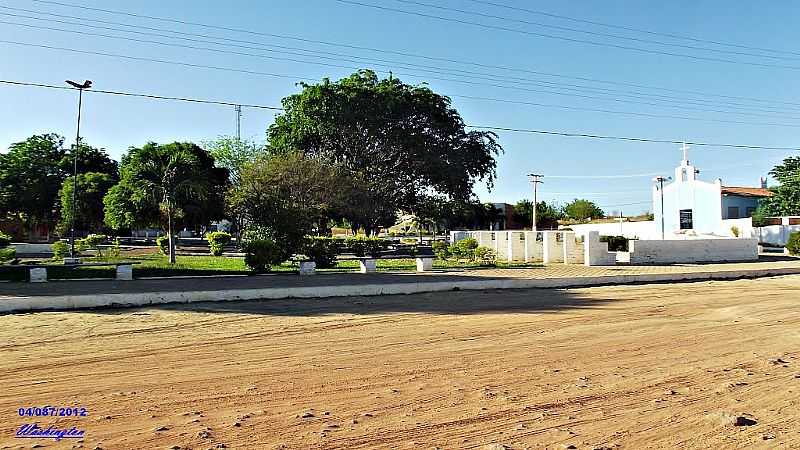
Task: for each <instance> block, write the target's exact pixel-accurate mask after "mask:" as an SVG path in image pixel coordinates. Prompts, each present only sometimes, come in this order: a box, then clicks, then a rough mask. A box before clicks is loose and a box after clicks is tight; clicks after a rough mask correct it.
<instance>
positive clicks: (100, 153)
mask: <svg viewBox="0 0 800 450" xmlns="http://www.w3.org/2000/svg"><path fill="white" fill-rule="evenodd" d="M74 154H75V144H72V145H71V146H70V148H69V151H67V152H65V153H64V156H63V157H62V158H61V161H60V162H59V164H58V165H59V167H61V170H62V171H63V172H64V174H65V175H66V176H68V177H69V176H72V174H73V173H75V172H74V167H73V166H74V164H75V162H74V159H73V156H74ZM90 172H93V173H104V174H107V175H111V176H112V177H113V178H115V179H116V178H117V176H118V173H119V164H117V162H116V161H114V160H113V159H111V158H110V157H109V156H108V152H107V151H106V150H105V149H104V148H96V147H92V146H91V145H88V144H85V143H84V142H83V139H81V146H80V149H79V150H78V173H79V174H81V173H90Z"/></svg>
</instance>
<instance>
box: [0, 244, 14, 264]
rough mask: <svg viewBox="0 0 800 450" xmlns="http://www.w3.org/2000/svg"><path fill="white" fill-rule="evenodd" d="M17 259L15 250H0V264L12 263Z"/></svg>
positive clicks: (7, 248) (9, 248)
mask: <svg viewBox="0 0 800 450" xmlns="http://www.w3.org/2000/svg"><path fill="white" fill-rule="evenodd" d="M15 259H17V249H15V248H14V247H3V248H0V263H4V262H8V261H13V260H15Z"/></svg>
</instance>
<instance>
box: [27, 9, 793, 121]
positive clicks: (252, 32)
mask: <svg viewBox="0 0 800 450" xmlns="http://www.w3.org/2000/svg"><path fill="white" fill-rule="evenodd" d="M31 1H32V2H34V3H40V4H49V5H56V6H61V7H66V8H73V9H80V10H85V11H94V12H102V13H105V14H113V15H121V16H127V17H134V18H140V19H148V20H154V21H160V22H167V23H175V24H181V25H188V26H196V27H204V28H210V29H216V30H224V31H230V32H236V33H243V34H248V35H255V36H262V37H272V38H278V39H285V40H293V41H299V42H305V43H313V44H320V45H327V46H333V47H341V48H349V49H355V50H363V51H370V52H377V53H386V54H393V55H399V56H406V57H411V58H420V59H426V60H430V61H440V62H449V63H454V64H461V65H470V66H475V67H482V68H489V69H499V70H506V71H513V72H519V73H528V74H534V75H541V76H548V77H555V78H564V79H572V80H578V81H586V82H592V83H602V84H610V85H616V86H627V87H636V88H641V89H653V90H660V91H664V92H675V93H683V94H694V95H702V96H708V97H717V98H727V99H734V100H745V101H751V102H759V103H770V104H784V105H793V106H800V103H798V102H787V101H782V100H777V99H761V98H754V97H743V96H733V95H724V94H715V93H709V92H705V91H693V90H684V89H673V88H666V87H661V86H648V85H643V84H637V83H628V82H622V81H618V80H603V79H597V78H590V77H579V76H570V75H564V74H559V73H552V72H542V71H536V70H530V69H525V68H519V67H513V66H504V65H493V64H486V63H481V62H477V61H465V60H459V59H452V58H444V57H437V56H430V55H423V54H416V53H409V52H403V51H397V50H389V49H378V48H374V47H367V46H359V45H353V44H347V43H338V42H331V41H324V40H315V39H308V38H303V37H299V36H290V35H285V34H276V33H267V32H262V31H255V30H249V29H244V28H235V27H226V26H220V25H215V24H209V23H202V22H192V21H187V20H181V19H175V18H169V17H159V16H152V15H145V14H136V13H131V12H127V11H119V10H111V9H104V8H94V7H89V6H85V5H77V4H73V3H66V2H58V1H53V0H31ZM86 20H92V19H86ZM93 20H96V19H93ZM174 33H179V32H174Z"/></svg>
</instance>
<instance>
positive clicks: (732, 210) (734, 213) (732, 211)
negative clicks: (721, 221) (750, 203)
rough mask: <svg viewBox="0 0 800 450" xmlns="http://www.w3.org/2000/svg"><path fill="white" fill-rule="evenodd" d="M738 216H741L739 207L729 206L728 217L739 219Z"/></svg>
mask: <svg viewBox="0 0 800 450" xmlns="http://www.w3.org/2000/svg"><path fill="white" fill-rule="evenodd" d="M738 218H739V207H738V206H728V219H738Z"/></svg>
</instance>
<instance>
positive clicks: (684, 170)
mask: <svg viewBox="0 0 800 450" xmlns="http://www.w3.org/2000/svg"><path fill="white" fill-rule="evenodd" d="M681 181H688V177H687V176H686V169H685V168H684V169H681Z"/></svg>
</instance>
